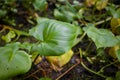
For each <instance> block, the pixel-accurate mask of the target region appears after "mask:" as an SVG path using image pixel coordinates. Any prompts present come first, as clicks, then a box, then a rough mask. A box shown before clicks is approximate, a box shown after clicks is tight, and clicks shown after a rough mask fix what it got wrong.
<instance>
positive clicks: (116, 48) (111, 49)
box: [109, 46, 120, 59]
mask: <svg viewBox="0 0 120 80" xmlns="http://www.w3.org/2000/svg"><path fill="white" fill-rule="evenodd" d="M119 48H120V47H119V46H114V47H111V48H110V49H109V55H110V56H111V57H113V58H114V59H117V57H116V51H117V50H118V49H119Z"/></svg>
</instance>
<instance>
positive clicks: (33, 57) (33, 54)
mask: <svg viewBox="0 0 120 80" xmlns="http://www.w3.org/2000/svg"><path fill="white" fill-rule="evenodd" d="M37 55H38V52H33V53H32V57H31V59H32V62H33V61H34V60H35V58H36V57H37ZM41 61H42V57H41V56H38V57H37V59H36V60H35V62H34V64H35V65H36V64H38V63H40V62H41Z"/></svg>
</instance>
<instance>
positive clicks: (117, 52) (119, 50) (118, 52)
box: [116, 49, 120, 61]
mask: <svg viewBox="0 0 120 80" xmlns="http://www.w3.org/2000/svg"><path fill="white" fill-rule="evenodd" d="M116 57H117V58H118V60H119V61H120V49H118V50H117V51H116Z"/></svg>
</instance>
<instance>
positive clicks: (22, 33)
mask: <svg viewBox="0 0 120 80" xmlns="http://www.w3.org/2000/svg"><path fill="white" fill-rule="evenodd" d="M2 27H3V28H4V29H9V30H13V31H15V32H16V33H17V35H18V36H20V35H24V36H30V35H29V34H28V33H27V32H24V31H19V30H17V29H14V28H11V27H9V26H6V25H3V26H2Z"/></svg>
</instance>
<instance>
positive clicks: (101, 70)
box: [97, 61, 118, 73]
mask: <svg viewBox="0 0 120 80" xmlns="http://www.w3.org/2000/svg"><path fill="white" fill-rule="evenodd" d="M117 62H118V61H115V62H111V63H110V64H107V65H105V66H103V67H102V68H101V69H100V70H99V71H98V72H97V73H100V72H103V70H104V69H105V68H107V67H109V66H111V65H113V64H115V63H117Z"/></svg>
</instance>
